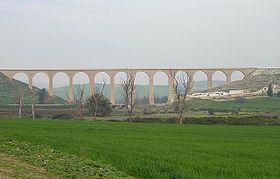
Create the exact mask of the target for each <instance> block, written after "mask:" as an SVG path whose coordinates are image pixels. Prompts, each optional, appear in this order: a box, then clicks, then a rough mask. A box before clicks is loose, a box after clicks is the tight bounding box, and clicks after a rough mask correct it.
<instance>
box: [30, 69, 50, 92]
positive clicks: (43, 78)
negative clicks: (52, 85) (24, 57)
mask: <svg viewBox="0 0 280 179" xmlns="http://www.w3.org/2000/svg"><path fill="white" fill-rule="evenodd" d="M32 81H33V86H36V87H37V88H40V89H43V88H44V89H49V77H48V75H47V74H46V73H43V72H39V73H36V74H35V75H34V76H33V78H32Z"/></svg>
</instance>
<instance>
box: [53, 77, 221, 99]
mask: <svg viewBox="0 0 280 179" xmlns="http://www.w3.org/2000/svg"><path fill="white" fill-rule="evenodd" d="M224 83H225V82H224V81H213V85H215V86H218V85H222V84H224ZM101 86H102V84H98V83H97V84H95V88H96V89H100V88H101ZM84 87H85V96H89V85H88V84H84ZM149 88H150V86H149V85H136V94H137V97H138V98H144V96H146V97H148V96H149ZM154 88H155V96H156V97H164V96H167V94H168V86H167V85H155V86H154ZM206 88H207V81H197V82H195V83H194V89H195V90H196V91H201V90H203V89H206ZM76 89H77V85H74V91H75V90H76ZM115 89H116V99H117V100H120V99H122V91H121V85H116V87H115ZM67 91H68V86H64V87H59V88H54V94H55V95H56V96H59V97H61V98H63V99H66V98H67ZM109 91H110V85H109V84H107V85H106V86H105V88H104V94H105V96H109Z"/></svg>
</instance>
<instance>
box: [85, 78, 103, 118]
mask: <svg viewBox="0 0 280 179" xmlns="http://www.w3.org/2000/svg"><path fill="white" fill-rule="evenodd" d="M105 86H106V81H105V79H104V78H103V85H102V87H101V88H100V89H97V90H96V91H95V94H94V95H92V96H91V97H90V98H89V99H88V105H89V110H90V115H91V117H92V118H93V119H95V118H96V116H97V112H98V110H99V109H98V108H99V106H100V102H101V99H102V98H101V96H102V95H103V91H104V88H105Z"/></svg>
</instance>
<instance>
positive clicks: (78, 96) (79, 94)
mask: <svg viewBox="0 0 280 179" xmlns="http://www.w3.org/2000/svg"><path fill="white" fill-rule="evenodd" d="M84 94H85V86H84V85H80V84H78V85H77V86H76V93H74V102H75V103H77V104H78V113H79V116H81V117H82V116H83V108H84Z"/></svg>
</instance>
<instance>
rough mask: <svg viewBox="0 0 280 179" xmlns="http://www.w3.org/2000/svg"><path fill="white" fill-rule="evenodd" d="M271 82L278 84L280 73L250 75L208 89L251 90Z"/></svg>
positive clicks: (279, 82)
mask: <svg viewBox="0 0 280 179" xmlns="http://www.w3.org/2000/svg"><path fill="white" fill-rule="evenodd" d="M270 83H272V84H280V74H260V75H257V76H252V77H249V78H246V79H244V80H241V81H234V82H231V83H230V84H226V85H222V86H218V87H215V88H212V89H211V90H209V91H228V90H229V89H242V90H249V91H251V92H253V91H257V90H260V89H261V88H263V87H265V86H268V85H269V84H270Z"/></svg>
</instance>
